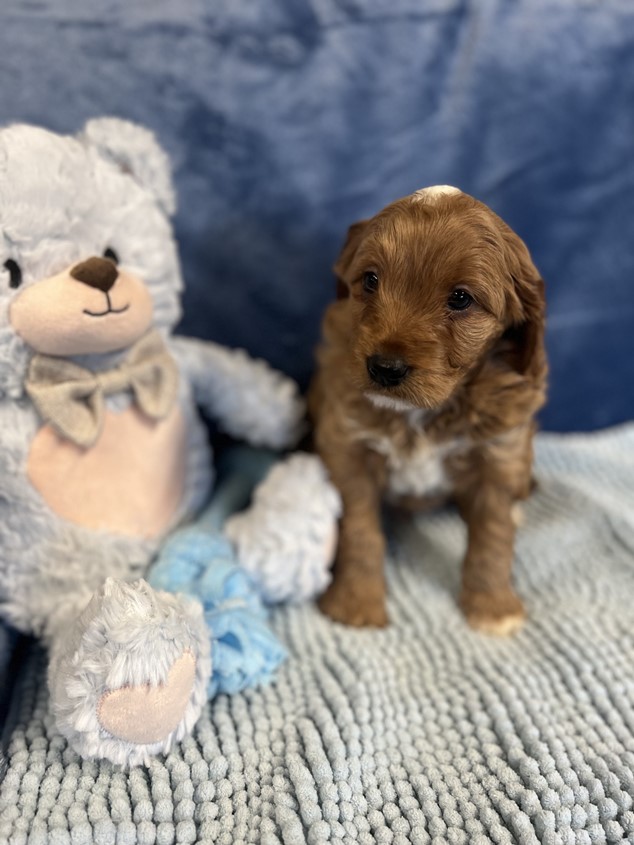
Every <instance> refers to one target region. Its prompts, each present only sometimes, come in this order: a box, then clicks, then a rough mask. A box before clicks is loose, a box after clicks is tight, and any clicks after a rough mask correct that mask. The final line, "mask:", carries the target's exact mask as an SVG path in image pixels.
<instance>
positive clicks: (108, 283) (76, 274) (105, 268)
mask: <svg viewBox="0 0 634 845" xmlns="http://www.w3.org/2000/svg"><path fill="white" fill-rule="evenodd" d="M70 274H71V276H72V277H73V279H77V281H78V282H83V283H84V284H85V285H88V286H89V287H91V288H98V289H99V290H101V291H103V292H104V293H107V292H108V291H109V290H110V288H111V287H112V286H113V285H114V283H115V282H116V281H117V276H118V275H119V271H118V270H117V267H116V265H115V264H113V262H112V261H108V259H107V258H97V257H96V256H94V257H93V258H89V259H88V261H82V262H81V264H76V265H75V266H74V267H73V269H72V270H71V271H70Z"/></svg>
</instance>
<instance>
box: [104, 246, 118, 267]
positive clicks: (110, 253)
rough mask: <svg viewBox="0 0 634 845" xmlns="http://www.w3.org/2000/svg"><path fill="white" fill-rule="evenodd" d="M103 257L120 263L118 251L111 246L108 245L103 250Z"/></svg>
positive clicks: (114, 262)
mask: <svg viewBox="0 0 634 845" xmlns="http://www.w3.org/2000/svg"><path fill="white" fill-rule="evenodd" d="M103 257H104V258H107V259H108V261H112V263H113V264H118V263H119V256H118V255H117V253H116V252H115V251H114V249H113V248H112V247H111V246H108V247H106V248H105V250H104V252H103Z"/></svg>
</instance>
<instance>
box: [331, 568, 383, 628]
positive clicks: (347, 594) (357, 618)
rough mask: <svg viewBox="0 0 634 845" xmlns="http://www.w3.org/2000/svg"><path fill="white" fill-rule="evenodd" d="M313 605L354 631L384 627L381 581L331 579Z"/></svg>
mask: <svg viewBox="0 0 634 845" xmlns="http://www.w3.org/2000/svg"><path fill="white" fill-rule="evenodd" d="M317 604H318V606H319V609H320V610H321V612H322V613H324V614H325V615H326V616H329V617H330V618H331V619H333V620H334V621H335V622H341V623H343V624H344V625H352V626H353V627H355V628H365V627H371V628H385V627H386V625H387V624H388V622H389V619H388V615H387V609H386V607H385V584H384V582H383V579H376V580H374V581H370V580H365V581H364V580H361V579H360V578H358V579H343V578H339V579H337V578H335V580H334V581H333V582H332V583H331V585H330V586H329V587H328V589H327V590H326V592H325V593H324V594H323V596H321V598H320V599H319V600H318V602H317Z"/></svg>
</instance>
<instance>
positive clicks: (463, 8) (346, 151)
mask: <svg viewBox="0 0 634 845" xmlns="http://www.w3.org/2000/svg"><path fill="white" fill-rule="evenodd" d="M0 80H1V81H2V85H0V122H2V123H5V122H8V121H16V120H26V121H31V122H35V123H40V124H43V125H45V126H48V127H51V128H53V129H56V130H58V131H61V132H69V131H71V132H72V131H76V130H78V129H79V128H80V127H81V125H82V124H83V122H84V121H85V120H86V119H87V118H88V117H91V116H94V115H97V114H116V115H119V116H122V117H126V118H130V119H133V120H136V121H140V122H142V123H145V124H147V125H148V126H150V127H151V128H152V129H153V130H155V132H156V133H157V135H158V137H159V139H160V141H161V142H162V143H163V145H164V146H165V147H166V148H167V150H168V152H169V153H170V154H171V156H172V160H173V163H174V167H175V175H176V181H177V187H178V192H179V196H180V211H179V213H178V217H177V219H176V226H177V233H178V237H179V241H180V245H181V249H182V257H183V265H184V270H185V277H186V282H187V286H188V287H187V292H186V296H185V318H184V322H183V326H182V330H183V331H185V332H189V333H191V334H193V335H198V336H203V337H212V338H214V339H216V340H218V341H220V342H223V343H227V344H231V345H243V346H245V347H247V348H248V349H249V350H250V351H251V352H252V353H255V354H257V355H261V356H264V357H265V358H267V359H269V360H270V361H271V362H272V363H273V364H274V365H275V366H277V367H279V368H281V369H282V370H285V371H287V372H288V373H290V374H292V375H293V376H296V377H297V378H299V379H300V380H301V381H302V383H303V384H305V383H306V380H307V378H308V376H309V372H310V369H311V366H312V348H313V345H314V343H315V341H316V339H317V337H318V326H319V318H320V313H321V311H322V309H323V307H324V306H325V304H326V303H327V302H328V300H329V299H330V298H331V297H332V295H333V291H334V282H333V279H332V275H331V272H330V267H331V265H332V262H333V260H334V258H335V256H336V253H337V251H338V248H339V245H340V243H341V242H342V240H343V237H344V234H345V231H346V228H347V226H348V224H349V223H351V222H353V221H354V220H357V219H359V218H361V217H364V216H367V215H370V214H372V213H373V212H375V211H377V210H378V209H379V208H380V207H382V206H383V205H384V204H385V203H387V202H388V201H390V200H392V199H395V198H396V197H398V196H401V195H403V194H406V193H409V192H411V191H412V190H414V189H416V188H419V187H421V186H424V185H429V184H438V183H449V184H454V185H457V186H459V187H461V188H463V189H464V190H465V191H467V192H470V193H473V194H474V195H476V196H478V197H479V198H481V199H482V200H484V201H485V202H487V203H489V204H490V205H491V206H492V207H493V208H494V209H495V210H496V211H497V212H499V213H500V214H501V215H502V216H503V217H504V218H505V219H506V220H507V221H508V222H509V223H510V224H511V225H512V226H513V227H514V228H515V229H516V230H517V231H518V232H519V233H520V234H521V236H522V237H523V238H524V239H525V240H526V241H527V243H528V245H529V247H530V249H531V250H532V252H533V254H534V257H535V259H536V262H537V264H538V266H539V267H540V269H541V271H542V273H543V275H544V277H545V279H546V282H547V287H548V295H549V326H548V337H547V340H548V350H549V354H550V360H551V366H552V378H551V384H552V386H551V398H550V403H549V406H548V408H547V409H546V410H545V412H544V413H543V417H542V422H543V426H544V427H545V428H549V429H558V430H571V429H590V428H597V427H600V426H604V425H608V424H611V423H615V422H618V421H621V420H625V419H627V418H630V417H632V416H634V390H632V389H631V388H630V386H629V385H630V382H631V376H632V363H631V361H632V355H633V353H634V342H633V341H632V340H631V329H630V326H631V323H632V319H633V318H634V297H633V296H632V294H631V291H632V286H633V284H634V281H633V280H634V235H633V232H634V228H633V227H634V222H633V221H634V4H632V3H631V2H630V0H601V2H596V0H576V2H574V3H571V2H570V0H514V2H512V3H509V2H508V0H267V2H265V3H253V2H246V0H206V2H205V0H155V2H151V3H150V2H145V3H124V2H122V0H101V2H99V3H97V2H83V3H82V2H79V0H39V2H37V3H24V2H23V1H22V0H3V2H2V5H1V7H0Z"/></svg>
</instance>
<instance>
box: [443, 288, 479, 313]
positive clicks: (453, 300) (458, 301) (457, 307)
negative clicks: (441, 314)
mask: <svg viewBox="0 0 634 845" xmlns="http://www.w3.org/2000/svg"><path fill="white" fill-rule="evenodd" d="M472 302H473V297H472V296H471V294H470V293H467V291H466V290H462V288H457V289H456V290H454V291H452V292H451V294H450V296H449V299H448V300H447V305H448V306H449V307H450V308H451V310H452V311H466V309H467V308H468V307H469V306H470V305H471V304H472Z"/></svg>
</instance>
